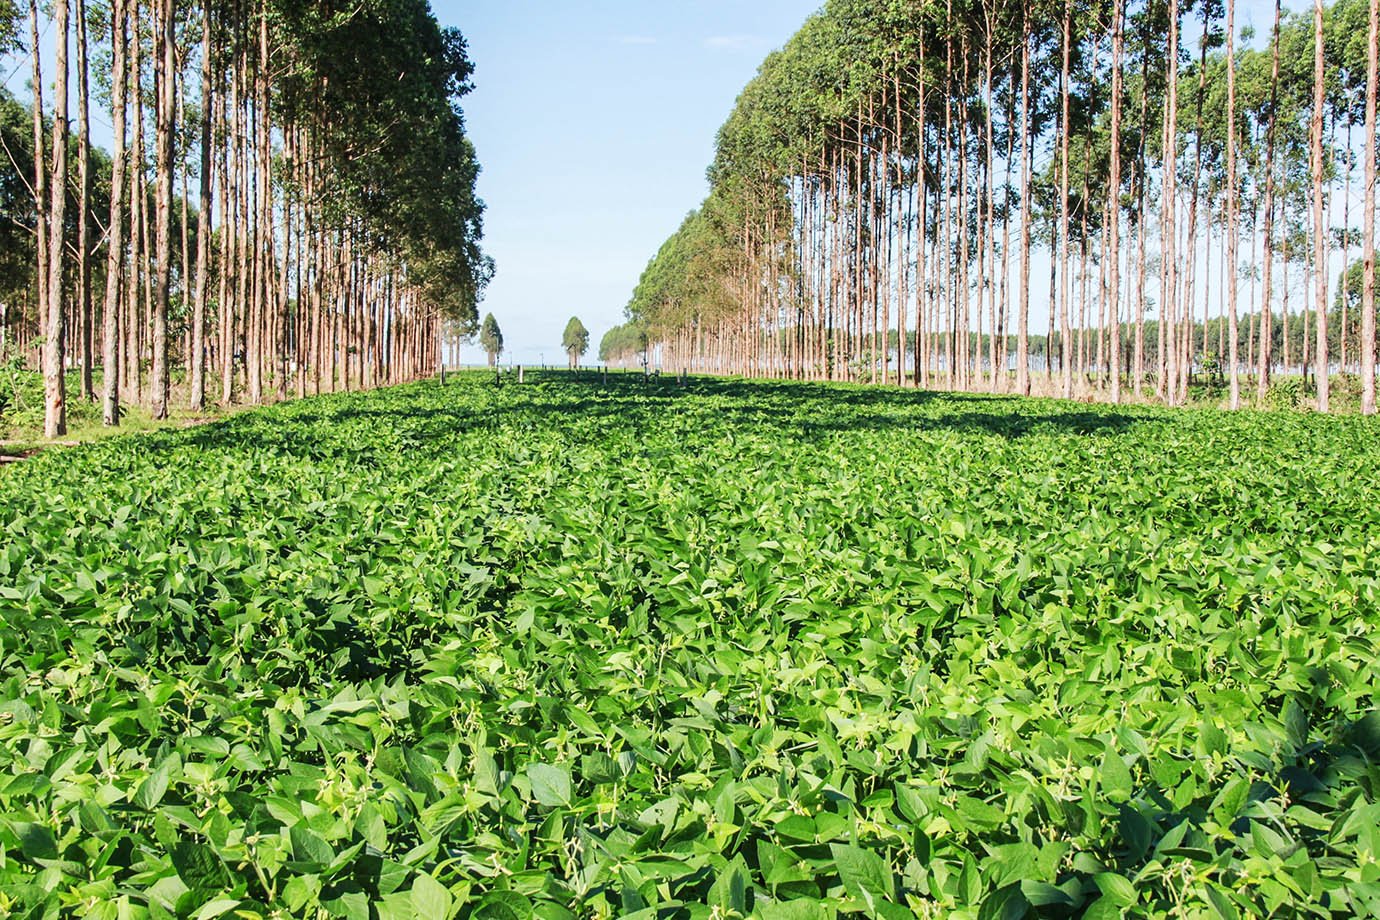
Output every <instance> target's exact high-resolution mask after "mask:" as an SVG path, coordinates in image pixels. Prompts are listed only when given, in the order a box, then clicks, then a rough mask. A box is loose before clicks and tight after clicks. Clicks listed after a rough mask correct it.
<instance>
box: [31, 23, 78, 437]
mask: <svg viewBox="0 0 1380 920" xmlns="http://www.w3.org/2000/svg"><path fill="white" fill-rule="evenodd" d="M53 18H54V26H53V29H54V32H55V36H54V41H55V42H56V44H57V54H56V55H55V57H56V62H55V65H54V66H55V69H56V74H55V81H54V84H53V166H52V170H51V172H50V175H49V180H50V181H49V189H48V190H49V192H50V194H51V195H52V204H51V205H50V206H49V209H48V323H47V329H48V333H47V338H46V339H44V342H43V397H44V399H43V404H44V405H43V434H44V436H45V437H49V438H57V437H61V436H62V435H64V434H66V433H67V395H66V392H65V387H64V379H63V378H64V372H65V370H66V368H65V366H64V364H65V353H66V344H67V343H66V338H67V330H66V326H65V323H66V310H65V308H64V306H65V304H64V291H63V289H62V282H63V274H64V271H63V270H64V268H65V267H66V264H67V247H66V242H67V241H66V233H65V232H64V228H65V227H66V225H67V223H66V219H67V37H68V33H69V31H70V29H69V23H68V7H67V0H56V2H55V3H54V4H53ZM35 53H37V49H35Z"/></svg>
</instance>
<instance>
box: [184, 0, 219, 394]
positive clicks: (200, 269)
mask: <svg viewBox="0 0 1380 920" xmlns="http://www.w3.org/2000/svg"><path fill="white" fill-rule="evenodd" d="M211 93H212V89H211V4H210V2H209V0H206V2H203V3H202V7H201V138H200V145H201V167H200V176H199V187H198V195H197V201H198V204H199V206H200V208H201V214H200V216H199V218H198V220H197V234H196V292H195V294H194V295H193V302H192V349H191V363H190V366H189V367H188V368H187V374H188V376H189V377H190V378H191V399H190V400H189V402H190V404H191V408H192V411H193V412H201V411H202V410H204V409H205V408H206V300H207V295H208V287H207V285H208V284H209V277H208V276H209V275H210V270H211V232H212V215H213V211H214V209H215V198H214V196H213V194H212V190H211V164H212V159H211V118H212V105H211Z"/></svg>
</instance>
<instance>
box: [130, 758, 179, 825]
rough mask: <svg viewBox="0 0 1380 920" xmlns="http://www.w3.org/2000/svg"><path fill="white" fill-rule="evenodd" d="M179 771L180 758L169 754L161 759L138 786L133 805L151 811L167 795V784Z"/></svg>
mask: <svg viewBox="0 0 1380 920" xmlns="http://www.w3.org/2000/svg"><path fill="white" fill-rule="evenodd" d="M181 769H182V758H181V757H179V756H178V755H177V754H169V755H168V756H167V757H165V758H163V761H162V763H160V764H158V766H156V767H154V768H153V770H151V771H150V772H149V775H148V776H146V777H144V781H143V782H142V783H140V784H139V788H138V789H137V790H136V791H135V793H134V804H135V805H138V806H139V807H140V808H142V809H144V810H146V811H153V809H155V808H157V807H158V803H159V802H161V801H163V796H164V795H166V794H167V792H168V784H169V783H170V782H171V781H172V778H173V775H174V774H175V773H176V772H177V771H179V770H181Z"/></svg>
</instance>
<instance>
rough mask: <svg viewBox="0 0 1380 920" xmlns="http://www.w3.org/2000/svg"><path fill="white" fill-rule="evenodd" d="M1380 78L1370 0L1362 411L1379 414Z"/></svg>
mask: <svg viewBox="0 0 1380 920" xmlns="http://www.w3.org/2000/svg"><path fill="white" fill-rule="evenodd" d="M1377 81H1380V0H1370V15H1369V17H1368V22H1367V29H1366V127H1365V144H1364V149H1365V154H1364V162H1365V164H1366V165H1365V206H1364V209H1363V212H1362V218H1361V220H1362V227H1363V233H1364V237H1363V242H1362V257H1361V259H1362V261H1361V264H1362V266H1363V268H1362V277H1361V284H1362V294H1361V411H1362V412H1364V413H1365V414H1367V415H1374V414H1375V271H1376V265H1375V130H1376V124H1375V106H1376V98H1375V97H1376V83H1377Z"/></svg>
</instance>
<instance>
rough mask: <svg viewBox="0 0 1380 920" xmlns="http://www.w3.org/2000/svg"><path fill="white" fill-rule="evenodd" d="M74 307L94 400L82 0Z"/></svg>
mask: <svg viewBox="0 0 1380 920" xmlns="http://www.w3.org/2000/svg"><path fill="white" fill-rule="evenodd" d="M76 14H77V125H78V128H77V130H78V133H79V135H80V142H79V145H78V147H77V183H78V188H77V308H78V310H80V322H81V395H82V398H83V399H88V400H94V399H95V398H96V390H95V386H94V384H93V381H92V373H91V366H92V364H94V363H95V361H94V359H93V356H92V341H91V338H92V329H91V322H92V320H91V312H92V310H91V258H90V256H91V229H90V220H89V218H88V215H89V214H90V212H91V117H90V116H91V99H90V94H89V92H88V89H89V83H90V81H89V79H88V72H89V67H88V61H87V47H86V44H87V43H86V0H77V9H76Z"/></svg>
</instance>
